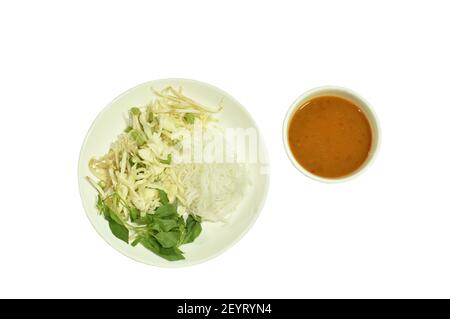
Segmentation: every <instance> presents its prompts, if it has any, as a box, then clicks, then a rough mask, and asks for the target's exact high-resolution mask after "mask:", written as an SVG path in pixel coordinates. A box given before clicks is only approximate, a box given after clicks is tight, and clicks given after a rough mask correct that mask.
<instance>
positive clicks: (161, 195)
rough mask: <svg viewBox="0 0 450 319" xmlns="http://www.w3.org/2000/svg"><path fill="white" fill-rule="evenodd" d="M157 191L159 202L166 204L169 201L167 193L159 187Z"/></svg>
mask: <svg viewBox="0 0 450 319" xmlns="http://www.w3.org/2000/svg"><path fill="white" fill-rule="evenodd" d="M158 193H159V201H160V202H161V204H163V205H166V204H167V203H169V198H168V197H167V193H166V192H165V191H163V190H161V189H158Z"/></svg>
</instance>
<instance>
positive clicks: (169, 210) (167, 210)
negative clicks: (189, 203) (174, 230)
mask: <svg viewBox="0 0 450 319" xmlns="http://www.w3.org/2000/svg"><path fill="white" fill-rule="evenodd" d="M154 215H155V217H158V218H174V217H178V213H177V208H176V207H175V205H173V204H166V205H163V206H160V207H158V208H157V209H156V211H155V214H154Z"/></svg>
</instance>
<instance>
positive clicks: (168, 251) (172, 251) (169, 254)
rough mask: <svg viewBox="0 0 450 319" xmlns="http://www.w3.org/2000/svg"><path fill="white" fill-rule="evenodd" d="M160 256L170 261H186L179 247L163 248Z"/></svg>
mask: <svg viewBox="0 0 450 319" xmlns="http://www.w3.org/2000/svg"><path fill="white" fill-rule="evenodd" d="M159 256H161V257H162V258H164V259H167V260H169V261H177V260H182V259H184V256H183V252H182V251H181V250H180V249H178V248H177V247H172V248H161V249H160V250H159Z"/></svg>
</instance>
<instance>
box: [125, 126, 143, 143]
mask: <svg viewBox="0 0 450 319" xmlns="http://www.w3.org/2000/svg"><path fill="white" fill-rule="evenodd" d="M129 134H130V136H131V138H132V139H133V140H135V141H136V143H137V145H138V146H142V145H144V144H145V137H144V135H143V134H142V132H140V131H138V130H135V129H132V130H131V131H130V132H129Z"/></svg>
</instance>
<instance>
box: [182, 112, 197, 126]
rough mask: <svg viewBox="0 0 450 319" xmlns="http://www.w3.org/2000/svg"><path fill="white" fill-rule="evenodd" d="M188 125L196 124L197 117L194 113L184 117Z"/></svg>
mask: <svg viewBox="0 0 450 319" xmlns="http://www.w3.org/2000/svg"><path fill="white" fill-rule="evenodd" d="M183 119H184V120H185V122H186V123H188V124H194V122H195V116H194V114H192V113H186V114H185V115H184V117H183Z"/></svg>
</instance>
